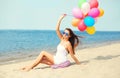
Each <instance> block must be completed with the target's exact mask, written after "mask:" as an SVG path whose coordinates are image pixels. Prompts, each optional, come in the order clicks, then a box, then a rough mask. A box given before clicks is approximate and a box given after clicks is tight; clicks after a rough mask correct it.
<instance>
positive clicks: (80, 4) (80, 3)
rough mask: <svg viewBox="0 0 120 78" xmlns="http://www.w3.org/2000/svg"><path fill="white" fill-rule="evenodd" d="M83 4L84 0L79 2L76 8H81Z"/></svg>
mask: <svg viewBox="0 0 120 78" xmlns="http://www.w3.org/2000/svg"><path fill="white" fill-rule="evenodd" d="M84 2H86V0H79V2H78V6H79V7H81V6H82V4H83V3H84Z"/></svg>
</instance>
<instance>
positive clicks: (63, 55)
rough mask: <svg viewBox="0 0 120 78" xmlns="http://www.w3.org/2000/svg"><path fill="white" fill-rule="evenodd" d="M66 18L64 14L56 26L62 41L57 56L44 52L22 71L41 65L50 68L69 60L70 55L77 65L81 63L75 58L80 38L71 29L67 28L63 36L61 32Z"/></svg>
mask: <svg viewBox="0 0 120 78" xmlns="http://www.w3.org/2000/svg"><path fill="white" fill-rule="evenodd" d="M65 16H66V14H63V15H62V16H61V17H60V18H59V20H58V23H57V26H56V33H57V35H58V37H59V39H60V44H59V45H58V47H57V52H56V55H55V56H53V55H51V54H49V53H48V52H46V51H42V52H41V53H40V55H39V56H38V57H37V58H36V60H35V61H34V62H33V63H32V64H31V65H29V66H26V67H24V68H22V70H25V71H29V70H31V69H33V68H34V67H35V66H37V65H38V64H39V63H43V64H47V65H50V66H51V65H54V64H60V63H63V62H65V61H67V60H68V59H67V54H68V53H69V54H70V55H71V57H72V59H73V60H74V61H75V62H76V64H79V63H80V62H79V61H78V59H77V58H76V57H75V56H74V54H75V52H74V49H75V47H76V46H77V45H78V43H79V39H78V37H77V36H76V35H75V34H74V33H73V31H72V30H71V29H69V28H66V29H65V30H64V32H63V34H61V32H60V30H59V28H60V24H61V21H62V19H63V18H64V17H65Z"/></svg>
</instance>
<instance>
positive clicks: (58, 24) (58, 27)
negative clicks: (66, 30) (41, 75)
mask: <svg viewBox="0 0 120 78" xmlns="http://www.w3.org/2000/svg"><path fill="white" fill-rule="evenodd" d="M65 16H66V14H63V15H62V16H61V17H60V18H59V20H58V22H57V25H56V33H57V35H58V37H59V38H60V39H61V38H62V34H61V32H60V24H61V21H62V19H63V18H64V17H65Z"/></svg>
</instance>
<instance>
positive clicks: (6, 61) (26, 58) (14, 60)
mask: <svg viewBox="0 0 120 78" xmlns="http://www.w3.org/2000/svg"><path fill="white" fill-rule="evenodd" d="M118 43H120V41H113V42H107V43H102V44H99V45H98V44H97V45H96V44H95V46H94V47H92V46H87V47H86V46H85V47H82V48H77V50H76V52H77V51H81V50H84V49H92V48H99V47H104V46H108V45H112V44H118ZM38 54H39V52H35V53H34V52H32V53H31V54H29V55H24V56H21V57H17V58H15V57H11V58H8V59H2V60H0V62H1V63H0V65H6V64H10V63H12V64H13V63H18V62H23V61H29V60H34V59H35V58H36V57H37V56H38ZM51 54H55V53H51Z"/></svg>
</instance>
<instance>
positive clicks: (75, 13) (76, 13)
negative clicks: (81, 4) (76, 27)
mask: <svg viewBox="0 0 120 78" xmlns="http://www.w3.org/2000/svg"><path fill="white" fill-rule="evenodd" d="M72 13H73V16H74V17H75V18H83V13H82V11H81V10H80V8H73V11H72Z"/></svg>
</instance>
